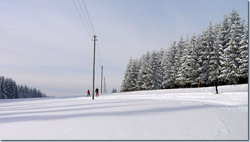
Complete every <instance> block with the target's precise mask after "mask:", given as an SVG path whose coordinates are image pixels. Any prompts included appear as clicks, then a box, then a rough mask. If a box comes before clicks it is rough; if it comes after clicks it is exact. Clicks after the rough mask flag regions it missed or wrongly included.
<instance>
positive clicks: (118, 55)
mask: <svg viewBox="0 0 250 142" xmlns="http://www.w3.org/2000/svg"><path fill="white" fill-rule="evenodd" d="M74 2H75V3H76V5H77V6H78V8H79V10H80V7H79V3H78V0H74V1H73V0H0V76H4V77H7V78H12V79H13V80H15V81H16V82H17V84H22V85H27V86H29V87H32V88H33V87H36V88H37V89H39V90H41V91H42V92H44V93H46V94H47V95H49V96H52V95H53V96H71V95H86V92H87V89H90V91H91V93H92V84H93V54H94V41H93V36H94V34H95V35H96V36H97V42H96V45H98V46H96V56H95V57H96V58H95V88H99V89H101V66H103V68H104V69H103V76H104V77H105V82H106V84H107V91H108V92H111V91H112V89H113V88H116V89H117V90H118V91H119V90H120V87H121V83H122V80H123V77H124V73H125V70H126V67H127V64H128V62H129V59H130V57H132V58H133V59H136V58H140V57H141V56H142V55H143V54H146V52H147V51H150V52H151V51H153V50H160V49H161V48H164V49H165V50H166V49H168V47H169V46H170V44H171V42H172V41H174V40H175V41H178V40H179V39H180V36H181V35H182V36H183V37H184V39H185V37H186V35H187V34H189V35H191V34H193V33H196V34H200V33H201V32H202V30H204V29H206V28H207V26H208V23H209V21H210V20H211V21H212V22H213V23H216V22H221V21H222V20H223V15H224V14H227V15H229V13H230V12H231V11H232V8H233V7H234V9H236V10H237V12H238V13H239V14H240V17H241V18H242V19H245V20H246V21H248V19H247V18H248V1H247V0H85V4H86V6H87V9H88V13H89V17H90V19H91V23H92V26H93V27H94V31H95V32H90V31H89V32H88V30H89V27H88V26H86V27H87V29H88V30H87V29H86V27H85V26H84V24H83V22H82V20H81V17H80V15H79V13H78V11H77V9H76V7H75V4H74ZM80 2H82V1H81V0H80ZM83 8H84V7H83ZM80 12H81V10H80ZM82 16H83V15H82ZM83 20H84V21H85V19H84V16H83ZM85 22H86V21H85ZM86 25H87V24H86ZM103 88H104V85H102V89H103Z"/></svg>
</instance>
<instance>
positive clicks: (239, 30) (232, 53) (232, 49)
mask: <svg viewBox="0 0 250 142" xmlns="http://www.w3.org/2000/svg"><path fill="white" fill-rule="evenodd" d="M229 15H230V20H231V21H230V22H231V25H230V28H229V29H230V30H229V36H230V40H229V42H228V43H227V47H226V48H225V49H224V57H225V66H227V68H226V69H225V70H223V72H225V73H227V74H226V79H227V80H228V83H229V84H231V83H234V84H237V82H238V81H239V78H240V73H239V69H238V68H239V61H240V57H239V47H240V41H241V37H242V35H243V27H242V24H241V18H240V16H239V14H238V12H237V11H236V10H234V9H233V10H232V12H231V13H230V14H229Z"/></svg>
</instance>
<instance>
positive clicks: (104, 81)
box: [103, 77, 106, 93]
mask: <svg viewBox="0 0 250 142" xmlns="http://www.w3.org/2000/svg"><path fill="white" fill-rule="evenodd" d="M105 88H106V87H105V77H104V89H103V90H104V91H103V92H104V93H106V92H105Z"/></svg>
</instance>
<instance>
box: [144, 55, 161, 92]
mask: <svg viewBox="0 0 250 142" xmlns="http://www.w3.org/2000/svg"><path fill="white" fill-rule="evenodd" d="M158 67H159V59H158V57H157V54H156V51H155V50H154V51H153V52H152V53H151V56H150V60H149V68H147V73H148V74H147V76H146V80H145V81H146V84H145V85H146V88H147V90H157V89H160V87H161V84H160V82H161V81H159V78H160V70H159V69H158Z"/></svg>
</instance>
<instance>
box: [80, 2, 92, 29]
mask: <svg viewBox="0 0 250 142" xmlns="http://www.w3.org/2000/svg"><path fill="white" fill-rule="evenodd" d="M82 3H83V6H84V8H85V11H86V13H87V16H88V18H89V23H90V25H91V27H92V30H93V32H94V34H95V29H94V26H93V24H92V22H91V19H90V16H89V12H88V8H87V6H86V4H85V1H84V0H82Z"/></svg>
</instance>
